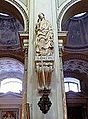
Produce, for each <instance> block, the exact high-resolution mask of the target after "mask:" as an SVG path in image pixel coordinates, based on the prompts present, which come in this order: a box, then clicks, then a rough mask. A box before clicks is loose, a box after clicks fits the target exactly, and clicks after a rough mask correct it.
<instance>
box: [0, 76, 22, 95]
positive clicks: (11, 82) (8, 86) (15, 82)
mask: <svg viewBox="0 0 88 119" xmlns="http://www.w3.org/2000/svg"><path fill="white" fill-rule="evenodd" d="M9 91H10V92H14V93H20V91H22V81H21V80H20V79H17V78H6V79H4V80H2V81H1V88H0V92H2V93H6V92H9Z"/></svg>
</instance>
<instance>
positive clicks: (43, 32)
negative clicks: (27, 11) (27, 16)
mask: <svg viewBox="0 0 88 119" xmlns="http://www.w3.org/2000/svg"><path fill="white" fill-rule="evenodd" d="M35 36H36V41H35V50H36V55H37V56H51V55H52V54H53V38H54V35H53V30H52V26H51V24H50V23H49V21H47V20H46V19H45V15H44V14H43V13H40V14H39V15H38V21H37V24H36V27H35Z"/></svg>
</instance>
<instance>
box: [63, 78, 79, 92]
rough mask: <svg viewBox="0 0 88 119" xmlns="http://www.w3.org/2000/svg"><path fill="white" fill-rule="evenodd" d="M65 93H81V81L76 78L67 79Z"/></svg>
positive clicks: (65, 80) (65, 79)
mask: <svg viewBox="0 0 88 119" xmlns="http://www.w3.org/2000/svg"><path fill="white" fill-rule="evenodd" d="M64 84H65V92H68V91H74V92H80V91H81V90H80V81H79V80H78V79H76V78H71V77H67V78H64Z"/></svg>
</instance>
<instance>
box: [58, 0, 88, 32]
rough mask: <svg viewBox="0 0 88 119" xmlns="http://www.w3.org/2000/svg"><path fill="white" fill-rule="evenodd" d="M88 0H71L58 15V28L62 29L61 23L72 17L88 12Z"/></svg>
mask: <svg viewBox="0 0 88 119" xmlns="http://www.w3.org/2000/svg"><path fill="white" fill-rule="evenodd" d="M87 5H88V1H86V0H82V1H79V0H71V1H70V2H68V3H67V4H66V5H65V6H64V7H63V8H62V10H61V12H60V13H59V16H58V30H61V23H62V22H65V21H66V20H67V19H69V18H70V17H72V16H74V15H76V14H79V13H82V12H88V6H87Z"/></svg>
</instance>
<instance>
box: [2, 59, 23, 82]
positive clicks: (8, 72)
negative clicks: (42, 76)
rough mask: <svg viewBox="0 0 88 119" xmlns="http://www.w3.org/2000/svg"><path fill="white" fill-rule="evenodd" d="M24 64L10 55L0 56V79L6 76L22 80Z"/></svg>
mask: <svg viewBox="0 0 88 119" xmlns="http://www.w3.org/2000/svg"><path fill="white" fill-rule="evenodd" d="M23 75H24V65H23V63H21V62H20V61H19V60H17V59H13V58H10V57H3V58H0V81H1V80H3V79H6V78H18V79H20V80H23Z"/></svg>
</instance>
